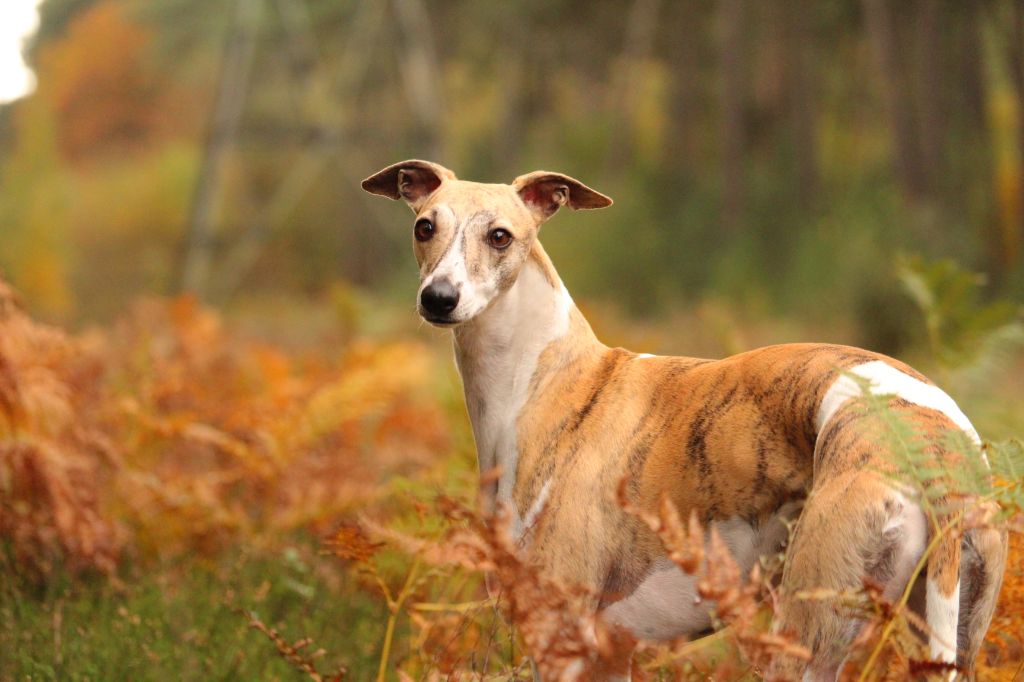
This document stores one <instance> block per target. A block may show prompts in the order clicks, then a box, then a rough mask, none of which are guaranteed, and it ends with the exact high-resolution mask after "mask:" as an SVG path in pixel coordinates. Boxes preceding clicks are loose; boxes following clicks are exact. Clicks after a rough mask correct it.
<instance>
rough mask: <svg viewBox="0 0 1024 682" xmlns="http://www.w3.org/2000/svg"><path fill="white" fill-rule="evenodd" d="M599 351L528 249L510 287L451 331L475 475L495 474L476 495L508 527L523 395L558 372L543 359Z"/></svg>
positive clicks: (539, 255) (543, 259)
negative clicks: (502, 511)
mask: <svg viewBox="0 0 1024 682" xmlns="http://www.w3.org/2000/svg"><path fill="white" fill-rule="evenodd" d="M602 347H603V346H601V344H600V342H599V341H598V340H597V338H596V337H595V336H594V333H593V331H592V330H591V329H590V325H588V324H587V322H586V320H585V319H584V318H583V316H582V315H581V314H580V312H579V311H578V310H577V309H576V306H575V304H574V303H573V301H572V298H571V297H570V296H569V292H568V291H567V290H566V288H565V286H564V285H563V284H562V281H561V279H560V278H559V277H558V273H557V272H555V269H554V266H552V264H551V261H550V260H549V259H548V256H547V254H546V253H545V252H544V250H543V249H542V248H541V246H540V244H539V243H536V242H535V243H534V247H533V251H532V252H531V254H530V258H529V259H528V261H527V262H526V264H525V265H524V266H523V269H522V271H521V272H520V273H519V277H518V278H517V279H516V282H515V284H513V285H512V286H511V287H510V288H509V289H508V291H506V292H504V293H503V294H501V295H500V296H499V297H498V298H497V299H495V301H494V303H493V304H491V306H490V307H488V308H487V310H485V311H484V312H482V313H481V314H479V315H477V316H476V317H475V318H473V320H471V321H470V322H468V323H466V324H464V325H462V326H460V327H457V328H456V329H455V360H456V363H457V364H458V367H459V373H460V374H461V375H462V383H463V387H464V389H465V393H466V407H467V409H468V411H469V418H470V421H471V422H472V425H473V436H474V438H475V439H476V448H477V458H478V460H479V466H480V474H481V476H484V477H488V476H490V475H493V474H494V473H495V472H497V474H498V475H497V481H496V484H495V483H494V482H492V483H491V484H489V485H485V486H484V487H483V492H484V500H485V506H486V507H487V511H489V512H494V511H496V510H497V506H498V505H501V506H504V507H506V508H507V510H508V511H510V512H511V513H512V515H513V522H514V523H515V524H520V523H521V522H522V519H521V516H520V515H519V514H518V513H517V510H516V509H515V508H514V506H513V505H512V489H513V486H514V484H515V476H516V468H517V464H518V455H519V453H518V449H517V444H516V421H517V419H518V418H519V415H520V414H521V413H522V412H523V408H524V407H525V406H526V404H527V400H528V398H529V396H530V390H531V387H535V386H538V385H543V384H545V383H546V381H545V379H546V375H547V374H548V373H550V372H555V371H557V369H558V367H559V366H560V365H561V364H562V363H561V362H558V363H552V362H551V361H550V359H551V358H552V357H557V358H558V359H559V360H568V358H570V357H572V356H575V355H577V354H582V353H587V352H592V351H594V350H595V349H600V348H602ZM545 351H548V352H547V353H545ZM542 353H545V356H544V358H543V359H542V357H541V354H542Z"/></svg>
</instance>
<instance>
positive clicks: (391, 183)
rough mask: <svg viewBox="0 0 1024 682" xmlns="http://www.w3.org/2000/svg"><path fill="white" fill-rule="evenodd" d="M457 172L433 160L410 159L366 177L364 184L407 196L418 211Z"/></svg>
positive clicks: (383, 192) (389, 194) (377, 191)
mask: <svg viewBox="0 0 1024 682" xmlns="http://www.w3.org/2000/svg"><path fill="white" fill-rule="evenodd" d="M454 179H455V173H453V172H451V171H450V170H448V169H447V168H445V167H444V166H441V165H439V164H436V163H431V162H430V161H420V160H419V159H410V160H409V161H402V162H400V163H396V164H394V165H391V166H388V167H387V168H385V169H384V170H381V171H378V172H376V173H374V174H373V175H371V176H370V177H368V178H366V179H365V180H363V182H362V187H363V189H365V190H366V191H367V192H370V193H371V194H379V195H381V196H382V197H388V198H389V199H405V201H406V203H408V204H409V205H410V206H411V207H412V210H414V211H417V210H419V207H420V206H422V205H423V202H424V201H425V200H426V199H427V197H429V196H430V195H431V194H433V193H434V191H436V190H437V188H438V187H440V186H441V183H443V182H445V181H446V180H454Z"/></svg>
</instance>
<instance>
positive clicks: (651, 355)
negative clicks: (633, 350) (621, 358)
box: [636, 353, 658, 360]
mask: <svg viewBox="0 0 1024 682" xmlns="http://www.w3.org/2000/svg"><path fill="white" fill-rule="evenodd" d="M656 357H658V356H657V355H655V354H654V353H639V354H637V356H636V359H637V360H644V359H646V358H656Z"/></svg>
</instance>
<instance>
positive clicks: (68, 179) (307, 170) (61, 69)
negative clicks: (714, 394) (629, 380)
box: [0, 0, 1024, 682]
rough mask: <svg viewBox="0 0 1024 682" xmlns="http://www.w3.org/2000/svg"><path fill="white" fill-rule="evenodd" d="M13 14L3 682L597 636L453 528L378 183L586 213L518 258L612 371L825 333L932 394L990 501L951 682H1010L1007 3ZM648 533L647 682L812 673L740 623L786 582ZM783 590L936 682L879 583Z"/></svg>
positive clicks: (286, 674) (927, 487)
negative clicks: (744, 572)
mask: <svg viewBox="0 0 1024 682" xmlns="http://www.w3.org/2000/svg"><path fill="white" fill-rule="evenodd" d="M41 13H42V23H41V26H40V30H39V33H38V35H37V36H36V37H35V39H34V40H33V42H32V44H31V45H30V46H29V47H28V50H27V52H28V57H29V60H30V62H31V63H32V65H33V66H34V68H35V69H36V72H37V77H38V81H39V87H38V89H37V91H36V92H35V93H34V94H32V95H31V96H30V97H27V98H25V99H23V100H21V101H18V102H15V103H13V104H11V105H9V106H4V107H0V273H2V276H0V680H2V681H3V682H6V681H7V680H26V679H32V680H37V679H44V680H45V679H54V680H112V679H132V680H147V679H152V680H164V679H169V678H173V679H178V678H183V679H224V680H234V679H237V680H252V679H277V680H289V679H302V678H303V677H307V678H310V679H314V680H332V679H339V678H345V679H356V680H360V679H377V680H385V679H387V680H391V679H400V680H408V679H421V680H439V679H527V678H528V677H529V674H530V669H529V664H528V662H527V661H526V660H525V658H524V655H525V651H526V650H527V649H528V648H529V649H530V650H532V651H533V652H534V653H535V654H536V658H537V662H538V665H539V666H540V667H541V669H542V670H543V671H545V672H547V673H557V672H558V671H560V670H563V669H564V666H565V664H566V662H567V661H568V660H569V659H570V658H571V656H573V655H574V654H578V653H580V652H582V651H587V652H592V651H593V647H594V646H595V644H594V642H593V641H591V640H590V639H589V638H588V637H586V636H584V634H583V632H584V630H585V629H586V627H587V625H588V621H587V618H588V616H587V615H586V614H581V613H580V612H579V611H578V608H577V606H578V601H579V597H580V594H579V593H578V591H575V590H574V589H573V588H572V586H565V585H558V584H554V583H552V582H551V581H549V580H547V579H546V577H545V576H543V575H538V574H537V572H536V571H535V569H533V568H532V567H530V566H528V565H524V564H522V563H521V562H520V561H519V559H518V557H517V556H516V555H515V553H514V552H512V551H511V550H510V548H509V546H508V544H507V540H506V538H505V536H504V534H503V533H502V523H501V519H491V520H485V519H482V518H480V517H479V515H478V514H477V513H476V512H475V511H474V510H475V509H476V504H475V498H476V491H477V485H478V481H477V474H476V471H475V455H474V451H473V443H472V436H471V431H470V429H469V425H468V421H467V418H466V415H465V407H464V405H463V402H462V393H461V387H460V385H459V381H458V377H457V376H456V374H455V371H454V368H453V367H452V362H451V350H450V342H449V340H448V337H447V335H445V334H442V333H439V332H435V331H434V330H431V329H429V328H426V327H424V326H422V325H421V324H420V323H419V322H418V321H417V320H416V319H415V315H414V314H413V312H412V310H411V305H410V304H409V302H410V300H411V291H412V290H413V287H414V286H415V268H414V266H413V264H412V261H411V257H410V254H409V248H408V235H407V229H408V227H409V226H408V225H407V224H406V223H405V222H404V221H405V218H404V217H403V216H407V215H408V214H407V213H404V212H403V211H404V209H401V208H399V207H395V206H388V205H387V204H386V202H380V201H377V200H375V199H372V198H369V197H366V196H365V195H364V193H362V192H361V191H360V190H359V189H358V181H359V180H360V179H361V178H362V177H364V176H365V175H367V174H369V173H371V172H373V171H375V170H377V169H379V168H381V167H383V166H384V165H386V164H388V163H391V162H393V161H397V160H400V159H403V158H410V157H425V158H430V159H433V160H437V161H438V162H441V163H443V164H445V165H446V166H448V167H450V168H452V169H454V170H455V171H456V172H457V173H458V174H459V175H460V176H462V177H466V178H469V179H479V180H484V181H508V180H510V179H511V178H513V177H514V176H516V175H517V174H519V173H522V172H526V171H529V170H532V169H534V168H540V167H544V168H549V169H554V170H560V171H564V172H567V173H570V174H573V175H575V176H577V177H580V178H581V179H583V180H584V181H586V182H587V183H588V184H590V185H592V186H594V187H595V188H598V189H600V190H601V191H602V192H606V193H608V194H609V195H611V196H613V197H614V198H615V200H616V204H615V207H614V208H612V209H611V210H608V211H602V212H597V213H594V214H587V215H585V216H582V215H572V214H566V215H560V216H559V217H558V218H557V219H556V220H555V221H553V222H552V224H550V225H548V226H546V227H545V228H544V230H543V234H542V238H543V240H544V243H545V246H546V247H547V249H548V250H549V252H550V253H551V255H552V257H553V259H554V261H555V263H556V264H557V266H558V268H559V272H560V273H561V274H562V276H563V278H564V279H565V281H566V283H567V285H568V286H569V288H570V290H571V291H572V292H573V294H574V296H575V297H576V300H577V301H578V302H579V304H580V305H581V307H583V308H584V312H585V314H586V315H587V316H588V319H590V320H591V321H592V323H593V324H594V326H595V327H596V330H597V332H598V334H599V335H600V336H601V338H602V339H603V340H605V341H606V342H608V343H610V344H612V345H623V346H626V347H629V348H632V349H636V350H639V351H650V352H658V353H673V354H687V355H695V356H702V357H720V356H724V355H728V354H731V353H734V352H738V351H741V350H745V349H748V348H752V347H756V346H760V345H766V344H769V343H779V342H787V341H807V340H822V341H836V342H844V343H851V344H855V345H862V346H866V347H869V348H871V349H873V350H878V351H882V352H887V353H890V354H895V355H899V356H900V357H901V359H905V360H907V361H909V362H911V363H912V364H914V365H915V366H916V367H917V368H918V369H920V370H922V371H924V372H926V373H927V374H929V376H932V377H933V378H935V379H936V380H937V381H938V382H939V383H940V384H941V385H942V386H943V387H944V388H945V389H947V390H948V391H949V392H950V393H951V394H952V395H953V396H954V398H956V400H957V401H958V403H959V404H961V405H962V406H963V407H964V409H965V411H966V412H967V413H968V415H969V416H970V417H971V419H972V421H973V422H974V424H975V425H976V426H977V428H978V431H979V432H980V433H981V434H982V436H983V438H985V439H986V448H987V454H988V456H989V459H990V461H991V462H992V464H993V471H994V474H995V476H994V477H992V478H990V477H989V476H988V475H987V473H986V472H983V471H979V470H977V469H976V468H973V467H969V466H965V467H963V468H962V469H961V470H957V471H955V472H952V475H953V476H954V477H955V478H956V481H955V482H956V483H957V485H958V487H961V488H964V489H967V490H969V491H971V492H972V493H975V494H977V495H981V496H984V497H985V498H987V499H990V500H995V501H997V502H998V503H999V505H1000V509H999V513H998V514H996V515H994V516H983V515H979V514H976V513H968V511H969V510H968V511H965V512H964V514H963V515H962V516H960V517H957V518H956V524H953V525H950V526H949V527H943V528H941V530H943V531H944V532H952V533H956V532H961V531H962V530H963V528H964V527H965V525H966V526H970V525H971V524H975V523H997V524H1000V525H1002V526H1004V527H1006V528H1008V529H1009V530H1011V557H1010V563H1009V569H1008V572H1007V576H1006V581H1005V584H1004V588H1003V592H1002V595H1001V599H1000V604H999V607H998V611H997V614H996V618H995V621H994V623H993V626H992V628H991V631H990V633H989V637H988V640H987V642H986V645H985V650H984V652H983V656H982V660H981V663H980V670H979V673H980V674H979V677H980V679H983V680H1015V679H1021V675H1022V674H1024V667H1022V666H1024V663H1022V661H1024V568H1022V567H1024V542H1022V539H1021V538H1022V535H1021V532H1022V531H1024V517H1022V510H1024V489H1022V487H1021V486H1022V483H1021V481H1022V477H1024V461H1022V449H1021V445H1020V442H1019V441H1018V440H1014V439H1015V438H1019V437H1020V436H1021V435H1022V434H1024V394H1022V393H1021V389H1020V387H1021V377H1022V376H1024V324H1022V318H1021V305H1020V302H1021V299H1022V296H1024V267H1022V262H1024V261H1022V259H1024V252H1022V245H1024V209H1022V206H1024V199H1022V197H1024V171H1022V169H1024V56H1022V55H1024V9H1022V5H1021V3H1019V2H1015V1H1012V0H972V1H970V2H956V3H942V2H938V0H907V1H905V2H899V3H887V2H884V1H883V0H859V1H858V0H828V1H819V2H804V1H802V0H800V1H795V0H765V1H763V2H756V3H753V2H744V1H743V0H693V1H692V2H684V3H683V2H659V1H658V0H631V1H630V2H627V3H622V2H614V1H612V0H597V1H594V2H587V3H582V2H578V1H576V0H555V1H553V2H551V1H549V2H544V3H540V2H535V1H534V0H527V1H524V2H517V3H486V2H484V3H482V2H470V1H466V0H445V1H444V2H426V1H425V0H379V1H378V0H373V1H371V0H365V1H364V0H360V1H355V0H353V1H351V2H337V1H334V0H224V2H218V3H211V2H208V1H200V0H164V1H162V2H159V3H152V2H145V1H144V0H45V2H44V4H43V5H42V6H41ZM864 408H865V409H866V410H869V411H871V412H873V413H875V414H877V417H878V418H879V419H881V420H885V421H886V423H887V424H888V426H889V429H888V430H889V432H890V434H892V437H894V438H896V439H897V441H898V442H894V443H888V444H887V445H888V446H890V447H892V448H893V449H894V450H895V451H896V452H897V453H898V457H897V459H896V460H895V461H894V466H896V467H897V469H899V470H900V472H901V473H902V474H903V475H904V476H907V477H909V478H910V479H912V480H914V481H916V482H917V483H918V484H919V485H920V487H921V489H922V491H923V492H924V499H927V500H928V501H929V503H930V504H931V503H934V506H935V508H936V509H940V510H942V508H941V505H942V504H945V503H946V502H947V500H946V499H945V498H944V496H943V495H942V493H943V492H946V490H947V489H946V488H945V487H944V486H945V485H946V484H947V483H948V479H947V478H946V477H947V476H949V475H950V472H946V471H937V470H935V468H934V466H933V465H934V463H933V462H932V461H931V460H930V455H929V454H928V453H927V452H922V451H921V449H920V447H919V446H920V444H919V442H918V440H919V438H918V434H916V433H915V432H914V430H913V429H912V428H909V427H908V425H906V424H902V423H901V422H900V421H899V419H898V418H897V417H896V416H894V415H893V414H892V413H891V411H889V410H888V409H887V401H886V400H884V399H881V398H880V399H878V400H872V399H866V400H865V401H864ZM958 445H959V446H963V445H964V444H962V443H960V444H958ZM623 505H624V506H625V507H626V511H627V512H630V513H639V512H637V511H636V510H634V509H631V508H630V507H629V505H628V504H626V503H625V501H623ZM933 511H934V509H933ZM942 511H944V510H942ZM939 516H940V515H938V514H936V515H934V516H933V517H932V519H933V525H935V524H939ZM644 520H645V521H646V522H647V523H649V524H650V525H651V526H652V527H653V528H654V529H655V530H656V531H657V532H658V533H659V535H660V536H661V537H662V539H663V541H664V542H665V544H666V546H667V548H668V549H669V551H670V553H671V556H672V557H673V560H675V561H676V562H677V564H679V565H680V567H681V568H683V569H684V570H688V571H691V572H692V571H697V572H701V571H703V572H702V573H701V578H702V580H701V591H702V593H703V594H704V595H705V596H706V597H707V598H709V599H714V600H716V602H717V603H718V605H719V609H718V611H717V613H716V618H717V622H716V625H717V626H718V627H719V629H718V630H717V631H716V633H715V634H713V635H711V636H709V637H706V638H703V639H698V640H694V641H689V642H676V643H671V644H669V645H665V646H660V647H653V646H645V647H643V648H642V649H641V651H640V652H639V653H638V655H637V658H636V660H635V663H636V665H635V668H636V669H637V671H638V673H637V675H638V676H639V677H640V678H643V679H708V678H709V676H710V677H713V678H715V679H734V680H741V679H754V678H755V677H756V673H757V670H758V669H760V667H762V666H763V665H764V664H765V663H766V661H768V660H769V659H771V658H772V657H774V656H781V655H792V656H802V655H806V652H805V651H803V650H802V649H801V648H800V647H798V646H796V645H795V644H793V643H792V642H790V641H788V640H787V639H786V638H784V637H774V636H772V635H770V634H769V633H768V632H767V629H766V625H767V622H768V620H769V617H770V612H771V604H772V601H771V587H770V585H771V577H772V575H773V574H774V572H775V571H776V570H777V569H778V558H776V559H774V560H773V561H770V562H768V563H766V564H765V565H762V566H759V567H758V573H757V574H755V575H754V576H741V575H740V574H739V571H738V569H737V568H736V566H735V565H734V564H733V563H732V562H731V560H730V558H729V556H728V555H727V553H725V552H724V551H723V550H722V548H721V547H720V546H719V545H718V544H716V543H712V544H711V545H710V546H709V547H705V546H704V545H703V543H698V542H695V541H694V538H698V537H700V536H701V530H700V529H699V528H698V527H695V526H694V525H693V523H692V522H691V521H690V520H689V519H680V518H678V515H676V514H675V511H674V510H673V509H672V508H671V507H666V508H663V509H662V510H660V513H659V514H658V515H656V516H649V517H644ZM489 522H490V523H489ZM957 524H959V525H957ZM484 572H490V573H493V574H495V575H497V576H498V578H499V579H500V582H501V583H503V584H505V585H506V586H507V585H515V589H514V590H508V589H506V590H502V591H501V592H500V593H499V594H498V595H497V596H495V597H492V596H490V595H489V594H488V592H487V590H486V589H485V587H484V584H483V583H484V578H483V574H484ZM744 578H750V580H749V581H747V582H745V581H744ZM805 596H806V598H813V599H830V600H836V601H837V603H838V604H839V605H840V606H841V607H842V608H848V609H851V610H852V611H853V612H855V613H857V614H859V615H860V616H861V617H862V618H863V619H864V620H865V622H866V624H867V625H866V627H865V628H864V630H863V633H862V636H861V637H860V639H859V640H858V642H857V650H856V657H859V658H856V660H857V661H858V662H859V665H858V666H857V667H858V670H857V671H856V672H857V674H858V675H860V674H863V676H864V677H865V679H876V678H877V679H883V678H888V679H903V678H905V676H907V675H910V674H916V673H924V672H929V669H928V666H927V664H926V663H925V662H924V661H923V654H922V652H921V651H920V648H919V644H918V643H917V642H916V640H915V638H914V637H912V636H911V635H910V631H911V627H912V626H916V625H918V624H917V623H915V622H914V620H913V619H914V617H913V615H912V614H909V613H908V612H907V611H906V609H904V608H903V605H902V604H901V603H899V602H897V603H889V602H887V601H886V600H885V599H884V598H883V597H882V596H881V595H880V593H879V591H878V590H877V589H876V588H875V587H874V586H872V585H870V584H866V585H865V586H864V587H863V589H861V590H856V591H853V592H851V593H849V594H826V593H814V594H808V595H805ZM550 606H557V609H555V612H556V613H557V617H555V618H544V617H542V614H543V613H544V611H545V609H544V608H542V607H550ZM611 636H614V635H613V633H602V634H601V637H599V641H598V643H597V647H598V649H600V647H601V645H602V641H604V640H602V638H604V637H611Z"/></svg>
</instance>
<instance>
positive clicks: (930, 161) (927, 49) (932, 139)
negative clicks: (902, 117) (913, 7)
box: [917, 0, 948, 198]
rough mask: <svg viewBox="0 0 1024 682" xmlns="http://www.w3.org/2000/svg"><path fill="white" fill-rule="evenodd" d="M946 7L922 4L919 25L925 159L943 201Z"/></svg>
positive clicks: (935, 1)
mask: <svg viewBox="0 0 1024 682" xmlns="http://www.w3.org/2000/svg"><path fill="white" fill-rule="evenodd" d="M941 19H942V7H941V5H940V1H939V0H921V4H920V11H919V18H918V22H917V31H918V33H917V39H918V49H919V59H918V62H917V65H918V76H917V82H918V84H919V87H920V91H919V97H918V101H919V103H920V105H919V107H920V108H919V111H920V122H921V131H920V132H921V138H920V139H921V143H920V144H921V156H922V160H923V163H924V168H925V171H926V180H927V184H928V187H929V188H930V190H931V194H932V195H933V196H934V197H936V198H939V197H942V196H943V192H941V184H942V181H943V178H944V176H945V169H944V165H945V144H946V106H947V103H946V98H945V96H944V95H945V92H944V90H943V84H944V79H945V76H946V74H947V73H948V70H947V69H946V65H945V64H944V63H943V60H942V55H943V54H944V46H943V31H942V24H941Z"/></svg>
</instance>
